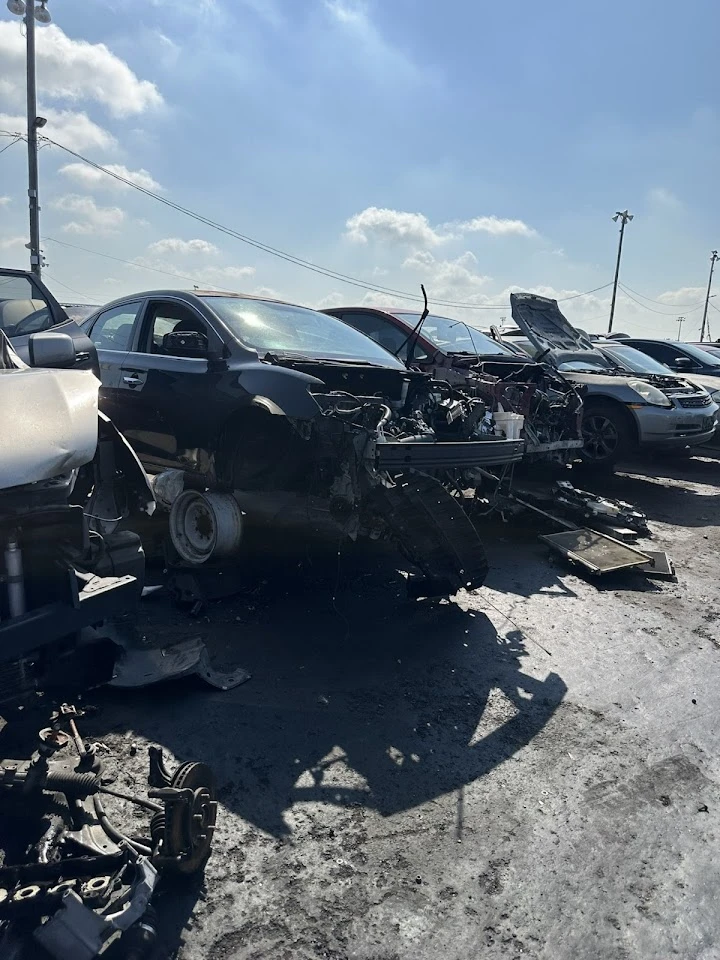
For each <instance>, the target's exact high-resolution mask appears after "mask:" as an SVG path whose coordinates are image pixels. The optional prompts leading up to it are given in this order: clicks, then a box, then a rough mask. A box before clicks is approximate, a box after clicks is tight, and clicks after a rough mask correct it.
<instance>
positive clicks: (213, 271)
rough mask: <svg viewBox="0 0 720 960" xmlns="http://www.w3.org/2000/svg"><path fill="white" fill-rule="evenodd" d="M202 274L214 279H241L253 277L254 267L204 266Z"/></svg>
mask: <svg viewBox="0 0 720 960" xmlns="http://www.w3.org/2000/svg"><path fill="white" fill-rule="evenodd" d="M202 276H203V277H209V278H212V279H215V280H241V279H243V278H244V277H254V276H255V267H205V269H204V270H203V272H202Z"/></svg>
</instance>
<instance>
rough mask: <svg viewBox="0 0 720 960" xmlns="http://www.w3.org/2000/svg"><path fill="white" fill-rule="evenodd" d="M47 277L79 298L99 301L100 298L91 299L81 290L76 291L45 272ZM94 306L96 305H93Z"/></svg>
mask: <svg viewBox="0 0 720 960" xmlns="http://www.w3.org/2000/svg"><path fill="white" fill-rule="evenodd" d="M45 276H46V277H49V278H50V279H51V280H52V282H53V283H59V284H60V286H61V287H65V289H66V290H69V291H70V293H76V294H77V295H78V296H79V297H84V298H85V299H86V300H99V299H100V297H89V296H88V295H87V294H86V293H83V292H82V291H81V290H76V289H75V287H71V286H68V284H67V283H63V282H62V280H58V278H57V277H53V276H50V274H49V273H48V272H47V270H46V271H45ZM92 306H94V304H92Z"/></svg>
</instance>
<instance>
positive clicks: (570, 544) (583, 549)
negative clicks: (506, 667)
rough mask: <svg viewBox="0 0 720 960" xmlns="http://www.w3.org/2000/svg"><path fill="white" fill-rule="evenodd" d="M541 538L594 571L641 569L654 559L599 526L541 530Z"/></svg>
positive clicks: (595, 572) (568, 557) (553, 547)
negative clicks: (616, 538) (595, 528)
mask: <svg viewBox="0 0 720 960" xmlns="http://www.w3.org/2000/svg"><path fill="white" fill-rule="evenodd" d="M540 539H541V540H543V541H544V542H545V543H547V544H548V545H549V546H550V547H551V548H552V549H553V550H556V551H557V552H558V553H560V554H562V556H564V557H566V558H567V559H568V560H572V561H573V562H575V563H578V564H580V565H581V566H583V567H585V568H586V569H587V570H589V571H590V573H592V574H606V573H616V572H617V571H619V570H629V569H632V568H635V569H639V568H642V567H643V566H644V565H646V564H648V563H650V562H651V559H652V558H651V557H650V556H648V554H646V553H643V552H642V551H640V550H637V549H635V547H630V546H628V545H627V544H626V543H621V541H620V540H615V539H614V538H613V537H608V536H607V535H606V534H604V533H599V532H598V531H597V530H588V529H586V528H580V529H579V530H564V531H563V532H562V533H549V534H542V535H541V536H540Z"/></svg>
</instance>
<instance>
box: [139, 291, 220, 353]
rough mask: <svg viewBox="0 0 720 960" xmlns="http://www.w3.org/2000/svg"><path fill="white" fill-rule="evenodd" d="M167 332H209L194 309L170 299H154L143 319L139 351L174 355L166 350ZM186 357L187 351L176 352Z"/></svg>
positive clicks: (206, 334) (206, 333) (205, 333)
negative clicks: (143, 327)
mask: <svg viewBox="0 0 720 960" xmlns="http://www.w3.org/2000/svg"><path fill="white" fill-rule="evenodd" d="M168 333H202V334H204V335H205V336H206V337H207V336H208V334H209V331H208V325H207V324H206V323H205V321H204V320H203V319H202V317H200V316H199V315H198V314H197V313H195V311H194V310H191V309H190V307H186V306H185V305H184V304H182V303H173V302H171V301H156V302H154V303H151V304H150V307H149V309H148V315H147V317H146V320H145V329H144V333H143V337H142V343H141V345H140V347H139V350H140V352H141V353H159V354H162V355H163V356H166V357H167V356H174V354H172V353H171V352H169V351H168V348H167V345H166V341H165V336H166V334H168ZM178 356H183V357H187V356H188V354H187V352H185V353H183V354H178Z"/></svg>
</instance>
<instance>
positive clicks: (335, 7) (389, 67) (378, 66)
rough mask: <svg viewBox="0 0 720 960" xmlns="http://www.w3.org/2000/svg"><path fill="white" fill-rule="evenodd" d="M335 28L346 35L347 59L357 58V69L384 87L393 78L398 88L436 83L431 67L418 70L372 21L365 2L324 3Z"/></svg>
mask: <svg viewBox="0 0 720 960" xmlns="http://www.w3.org/2000/svg"><path fill="white" fill-rule="evenodd" d="M324 6H325V10H326V12H327V14H328V16H329V19H330V22H331V24H332V26H333V27H334V28H335V30H337V31H338V32H341V33H342V34H344V40H343V41H342V42H343V43H344V49H343V57H344V58H345V59H346V61H347V58H350V57H353V58H354V60H355V63H356V64H357V69H359V70H362V71H364V72H365V73H366V74H367V76H368V78H369V79H370V81H371V82H374V83H379V84H381V85H382V84H384V83H385V81H386V79H387V78H388V77H391V78H392V85H393V88H397V86H398V84H401V83H403V82H404V83H405V84H406V85H413V86H414V85H416V84H418V83H420V82H425V83H427V82H428V81H431V82H432V81H434V80H435V69H434V68H433V67H431V66H429V65H427V64H425V65H424V66H423V67H422V68H420V67H418V65H417V64H415V63H414V62H413V61H412V60H411V59H410V57H409V56H408V55H407V54H406V53H405V51H403V50H402V49H400V48H399V47H398V46H397V45H395V44H393V43H391V42H390V41H389V40H387V39H386V38H385V37H384V36H383V35H382V33H381V32H380V30H379V29H378V27H377V26H376V25H375V24H374V23H373V21H372V20H371V18H370V16H369V13H368V7H367V4H366V3H365V2H364V0H324Z"/></svg>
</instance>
